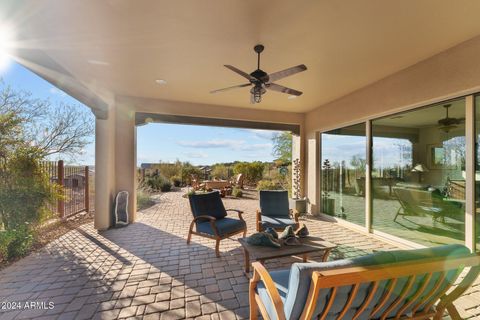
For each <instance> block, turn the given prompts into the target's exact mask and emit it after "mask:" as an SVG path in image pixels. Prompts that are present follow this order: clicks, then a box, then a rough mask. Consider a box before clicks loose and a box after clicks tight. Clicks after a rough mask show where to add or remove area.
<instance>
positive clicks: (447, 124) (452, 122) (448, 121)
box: [438, 104, 465, 133]
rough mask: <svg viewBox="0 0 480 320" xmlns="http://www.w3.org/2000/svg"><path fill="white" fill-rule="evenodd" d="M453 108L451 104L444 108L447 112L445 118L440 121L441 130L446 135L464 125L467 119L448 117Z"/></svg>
mask: <svg viewBox="0 0 480 320" xmlns="http://www.w3.org/2000/svg"><path fill="white" fill-rule="evenodd" d="M451 106H452V105H451V104H446V105H444V106H443V107H444V108H445V111H446V115H445V118H443V119H440V120H438V125H439V129H440V130H442V131H443V132H445V133H448V132H450V130H452V129H455V128H457V127H458V125H460V124H462V123H463V121H465V118H450V117H449V116H448V109H449V108H450V107H451Z"/></svg>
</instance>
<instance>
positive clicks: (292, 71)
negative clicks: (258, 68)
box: [268, 64, 307, 82]
mask: <svg viewBox="0 0 480 320" xmlns="http://www.w3.org/2000/svg"><path fill="white" fill-rule="evenodd" d="M305 70H307V66H305V65H304V64H299V65H298V66H295V67H291V68H288V69H285V70H282V71H278V72H274V73H272V74H269V75H268V77H269V81H270V82H274V81H277V80H280V79H283V78H285V77H288V76H291V75H294V74H295V73H299V72H302V71H305Z"/></svg>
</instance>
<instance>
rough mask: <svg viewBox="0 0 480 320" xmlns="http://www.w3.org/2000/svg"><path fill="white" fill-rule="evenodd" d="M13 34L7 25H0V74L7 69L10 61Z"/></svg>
mask: <svg viewBox="0 0 480 320" xmlns="http://www.w3.org/2000/svg"><path fill="white" fill-rule="evenodd" d="M12 40H13V34H12V31H11V29H10V28H9V27H7V26H0V74H1V73H3V72H5V71H6V70H7V69H8V66H9V65H10V63H11V58H10V53H11V50H12V47H13V46H12Z"/></svg>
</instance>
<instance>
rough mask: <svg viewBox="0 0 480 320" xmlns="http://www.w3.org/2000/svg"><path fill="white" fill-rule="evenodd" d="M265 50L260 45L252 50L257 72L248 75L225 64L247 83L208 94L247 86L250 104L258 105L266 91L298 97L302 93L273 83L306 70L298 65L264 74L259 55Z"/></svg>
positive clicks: (302, 65)
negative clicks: (256, 56) (256, 57)
mask: <svg viewBox="0 0 480 320" xmlns="http://www.w3.org/2000/svg"><path fill="white" fill-rule="evenodd" d="M264 49H265V47H264V46H263V45H261V44H258V45H256V46H255V47H254V48H253V50H254V51H255V52H256V53H257V55H258V59H257V70H255V71H253V72H252V73H250V74H248V73H246V72H244V71H242V70H240V69H237V68H235V67H234V66H231V65H228V64H226V65H225V67H226V68H228V69H230V70H232V71H233V72H235V73H237V74H239V75H241V76H242V77H244V78H246V79H247V80H248V81H250V82H249V83H245V84H240V85H236V86H232V87H228V88H223V89H218V90H213V91H210V93H217V92H222V91H227V90H231V89H237V88H244V87H248V86H252V88H251V89H250V93H251V100H250V102H251V103H260V102H261V101H262V95H263V94H265V93H266V92H267V90H272V91H278V92H282V93H286V94H289V95H292V96H300V95H302V93H303V92H301V91H298V90H295V89H290V88H287V87H284V86H281V85H279V84H276V83H273V82H274V81H277V80H280V79H283V78H285V77H288V76H291V75H294V74H296V73H299V72H302V71H305V70H307V67H306V66H305V65H304V64H300V65H298V66H295V67H291V68H288V69H285V70H282V71H278V72H274V73H271V74H268V73H266V72H265V71H263V70H262V69H260V54H261V53H262V51H263V50H264Z"/></svg>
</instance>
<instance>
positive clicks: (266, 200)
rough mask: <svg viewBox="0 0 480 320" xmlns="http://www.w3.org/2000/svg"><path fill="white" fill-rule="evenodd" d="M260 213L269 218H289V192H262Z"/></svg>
mask: <svg viewBox="0 0 480 320" xmlns="http://www.w3.org/2000/svg"><path fill="white" fill-rule="evenodd" d="M260 211H261V212H262V215H264V216H269V217H289V216H290V209H289V206H288V191H284V190H261V191H260Z"/></svg>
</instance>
